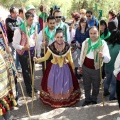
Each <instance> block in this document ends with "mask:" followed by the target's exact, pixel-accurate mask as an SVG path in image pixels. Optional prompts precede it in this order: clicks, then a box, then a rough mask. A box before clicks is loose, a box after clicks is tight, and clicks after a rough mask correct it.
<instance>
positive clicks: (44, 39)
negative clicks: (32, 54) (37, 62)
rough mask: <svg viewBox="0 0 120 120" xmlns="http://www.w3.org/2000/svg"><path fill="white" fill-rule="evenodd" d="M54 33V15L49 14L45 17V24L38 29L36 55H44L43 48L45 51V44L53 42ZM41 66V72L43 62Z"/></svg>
mask: <svg viewBox="0 0 120 120" xmlns="http://www.w3.org/2000/svg"><path fill="white" fill-rule="evenodd" d="M55 33H56V27H55V17H54V16H49V17H48V18H47V26H46V27H45V28H44V29H43V30H42V31H40V33H39V35H38V44H37V46H38V48H39V50H38V52H37V56H38V57H39V56H40V55H41V57H43V56H44V49H45V51H46V50H47V46H48V45H50V44H52V43H53V42H54V40H55V39H54V36H55ZM39 46H40V47H39ZM50 60H51V59H49V60H47V63H48V62H50ZM42 67H43V72H44V63H43V62H42Z"/></svg>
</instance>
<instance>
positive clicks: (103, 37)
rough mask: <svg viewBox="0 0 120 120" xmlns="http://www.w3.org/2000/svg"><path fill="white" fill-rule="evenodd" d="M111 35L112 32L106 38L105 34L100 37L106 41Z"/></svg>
mask: <svg viewBox="0 0 120 120" xmlns="http://www.w3.org/2000/svg"><path fill="white" fill-rule="evenodd" d="M110 35H111V33H110V32H108V33H107V35H106V36H104V33H103V34H102V35H101V36H100V38H101V39H102V40H105V39H107V38H109V37H110Z"/></svg>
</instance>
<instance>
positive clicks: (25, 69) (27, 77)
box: [19, 55, 34, 93]
mask: <svg viewBox="0 0 120 120" xmlns="http://www.w3.org/2000/svg"><path fill="white" fill-rule="evenodd" d="M19 60H20V64H21V67H22V74H23V79H24V83H25V86H26V91H27V92H28V93H31V91H32V78H31V71H30V61H29V56H27V55H19ZM31 63H32V71H33V65H34V62H33V57H31Z"/></svg>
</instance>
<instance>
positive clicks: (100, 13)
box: [98, 10, 104, 106]
mask: <svg viewBox="0 0 120 120" xmlns="http://www.w3.org/2000/svg"><path fill="white" fill-rule="evenodd" d="M101 17H102V10H99V16H98V20H99V39H100V20H101ZM100 40H101V39H100ZM100 40H99V44H100ZM99 52H101V50H100V48H99ZM99 65H100V83H101V88H102V102H103V106H104V89H103V83H102V67H101V66H102V59H100V60H99Z"/></svg>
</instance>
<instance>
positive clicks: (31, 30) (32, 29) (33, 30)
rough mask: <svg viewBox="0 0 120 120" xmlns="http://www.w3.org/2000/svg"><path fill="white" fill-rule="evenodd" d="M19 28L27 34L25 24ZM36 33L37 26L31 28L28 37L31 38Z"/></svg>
mask: <svg viewBox="0 0 120 120" xmlns="http://www.w3.org/2000/svg"><path fill="white" fill-rule="evenodd" d="M19 27H20V29H21V30H22V31H23V32H24V33H26V31H25V24H24V23H21V24H20V26H19ZM34 32H35V26H34V25H31V28H30V29H29V30H28V36H29V37H30V36H31V35H32V34H33V33H34Z"/></svg>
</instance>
